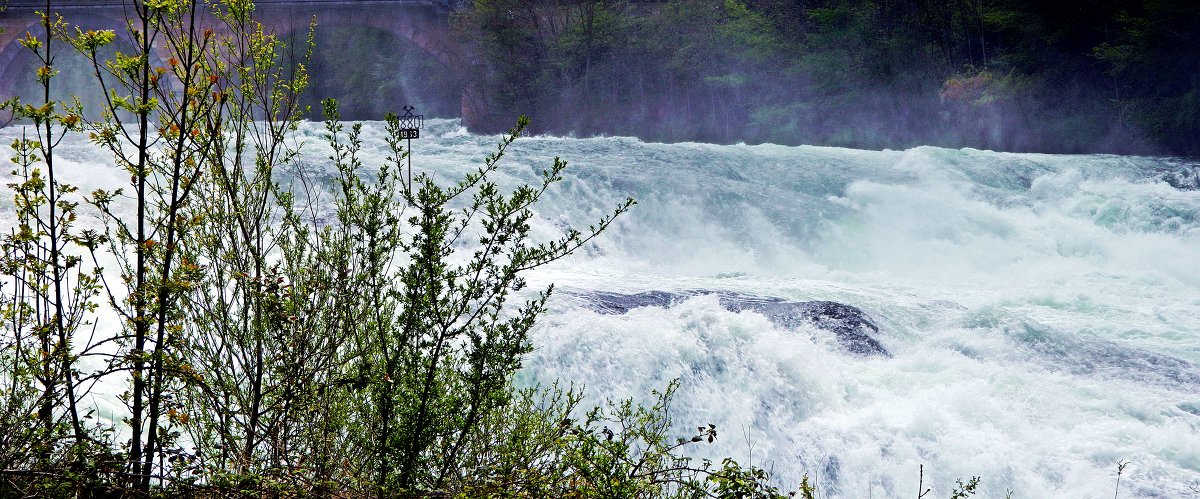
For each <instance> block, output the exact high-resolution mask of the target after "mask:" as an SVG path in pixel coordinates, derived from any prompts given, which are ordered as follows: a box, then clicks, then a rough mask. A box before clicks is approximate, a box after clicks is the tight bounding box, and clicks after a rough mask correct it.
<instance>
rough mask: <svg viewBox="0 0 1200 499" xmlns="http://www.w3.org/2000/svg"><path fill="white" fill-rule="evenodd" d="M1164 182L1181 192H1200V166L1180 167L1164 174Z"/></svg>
mask: <svg viewBox="0 0 1200 499" xmlns="http://www.w3.org/2000/svg"><path fill="white" fill-rule="evenodd" d="M1162 178H1163V180H1165V181H1166V182H1167V183H1168V184H1171V187H1174V188H1176V189H1179V190H1181V191H1194V190H1200V166H1180V167H1179V168H1178V169H1176V170H1174V171H1168V172H1166V173H1163V177H1162Z"/></svg>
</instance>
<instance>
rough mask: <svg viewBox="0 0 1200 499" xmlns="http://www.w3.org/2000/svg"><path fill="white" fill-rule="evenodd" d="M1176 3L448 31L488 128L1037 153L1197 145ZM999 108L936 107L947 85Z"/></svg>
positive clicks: (594, 21)
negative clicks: (977, 80)
mask: <svg viewBox="0 0 1200 499" xmlns="http://www.w3.org/2000/svg"><path fill="white" fill-rule="evenodd" d="M1198 20H1200V9H1197V8H1196V7H1195V6H1194V5H1191V4H1189V3H1186V2H1183V3H1180V2H1149V1H1142V0H1106V1H1103V2H1099V3H1098V4H1096V5H1094V6H1089V7H1087V8H1085V7H1082V6H1080V5H1076V4H1070V3H1067V4H1063V3H1061V2H1059V3H1054V2H1040V1H1032V0H1001V1H994V2H993V1H988V2H984V1H980V0H964V1H958V2H919V1H912V0H898V1H888V2H881V1H877V0H833V1H827V2H816V3H813V2H786V1H780V0H755V1H744V2H743V1H736V0H672V1H670V2H665V3H655V4H644V3H636V2H595V1H592V2H557V1H552V2H543V1H538V2H534V1H529V0H479V1H476V2H475V3H474V7H473V9H471V10H469V11H467V12H465V13H462V14H460V15H459V17H458V19H457V20H456V23H455V26H456V28H457V30H458V32H459V34H460V35H461V36H462V38H463V39H464V40H467V41H468V43H469V44H470V47H471V50H476V51H477V52H478V53H480V54H482V55H483V56H484V57H483V58H482V61H483V62H481V63H480V64H478V65H476V66H474V67H472V68H469V71H468V74H467V75H466V77H465V79H464V81H467V82H475V83H473V84H475V85H477V86H478V87H479V88H481V89H487V90H493V91H492V92H488V93H489V94H490V97H489V106H488V108H489V109H490V110H491V111H493V112H492V115H491V116H484V117H482V119H481V120H480V121H481V122H480V123H473V125H475V124H478V125H479V126H480V128H482V129H485V130H487V129H492V130H494V129H495V128H496V126H497V124H498V123H503V121H500V119H501V117H502V116H506V115H511V113H512V112H514V111H515V110H517V109H521V110H532V111H533V113H534V114H535V116H538V117H539V122H540V123H541V125H542V126H543V127H544V129H546V130H551V131H555V132H560V133H561V132H576V133H604V134H632V135H638V136H641V137H643V138H648V139H653V140H705V141H725V142H728V141H748V142H761V141H769V142H779V143H793V144H794V143H805V144H833V145H848V146H855V147H866V148H882V147H888V148H899V147H910V146H916V145H921V144H932V145H945V146H955V147H958V146H972V147H986V148H993V149H1005V150H1039V151H1054V152H1083V151H1111V152H1130V151H1133V152H1147V151H1149V150H1150V148H1151V147H1152V146H1154V147H1158V148H1161V149H1164V150H1167V151H1171V152H1174V153H1177V154H1192V153H1194V151H1196V147H1197V146H1196V143H1197V142H1196V141H1197V138H1196V137H1197V126H1196V124H1197V123H1200V118H1197V116H1200V114H1198V113H1200V99H1198V98H1197V95H1200V93H1198V92H1197V90H1196V89H1197V88H1200V87H1198V83H1197V80H1196V78H1195V74H1196V72H1195V71H1194V70H1193V69H1194V68H1195V67H1196V64H1197V61H1196V55H1195V54H1197V53H1200V50H1197V48H1198V47H1197V46H1196V40H1198V39H1200V36H1196V28H1195V26H1198V25H1200V22H1197V21H1198ZM982 74H989V75H993V76H995V80H994V81H1001V80H1005V79H1007V80H1009V81H1010V83H1013V84H1012V85H1006V86H1005V88H1004V90H1005V93H1004V94H1003V96H1002V97H1003V98H1001V99H999V101H997V102H993V103H990V104H989V105H988V106H987V107H986V109H981V108H980V107H979V106H974V107H964V106H960V105H959V104H960V103H959V102H957V101H955V100H949V101H947V100H945V99H943V98H942V94H943V93H944V88H945V87H946V86H947V85H953V84H954V83H955V81H958V80H962V79H963V77H971V76H976V75H982Z"/></svg>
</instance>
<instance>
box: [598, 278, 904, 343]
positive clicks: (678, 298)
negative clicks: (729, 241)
mask: <svg viewBox="0 0 1200 499" xmlns="http://www.w3.org/2000/svg"><path fill="white" fill-rule="evenodd" d="M709 294H716V295H717V296H718V297H719V298H720V303H721V306H722V307H724V308H725V309H726V310H729V311H731V312H742V311H752V312H757V313H760V314H762V315H763V316H765V317H766V318H767V320H769V321H771V323H772V324H774V325H775V326H776V327H780V328H789V329H790V328H795V327H799V326H801V325H812V326H815V327H817V328H818V329H821V330H824V331H829V332H831V333H833V334H834V335H835V336H836V337H837V340H838V344H840V345H841V346H842V348H843V349H845V350H846V351H847V352H849V353H852V354H855V355H860V356H864V357H871V356H882V357H891V353H889V352H888V351H887V349H885V348H884V347H883V345H881V344H880V343H879V340H876V339H875V338H874V337H873V336H872V335H875V334H878V333H879V326H877V325H875V323H874V322H873V321H871V318H870V317H868V316H867V314H866V313H864V312H863V311H862V310H860V309H859V308H857V307H853V306H850V305H846V304H842V303H837V302H832V301H806V302H790V301H785V300H782V299H780V298H763V297H756V296H749V295H742V294H737V293H724V292H713V291H705V290H697V291H680V292H668V291H644V292H641V293H632V294H625V293H612V292H607V291H591V292H585V293H579V294H578V296H580V297H582V298H583V299H584V300H585V303H586V304H587V306H588V308H591V309H592V310H595V311H596V312H599V313H602V314H624V313H626V312H628V311H630V310H632V309H635V308H641V307H664V308H669V307H671V306H673V305H675V304H678V303H681V302H683V301H685V300H687V299H689V298H692V297H695V296H701V295H709Z"/></svg>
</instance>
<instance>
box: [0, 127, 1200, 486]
mask: <svg viewBox="0 0 1200 499" xmlns="http://www.w3.org/2000/svg"><path fill="white" fill-rule="evenodd" d="M320 130H321V127H320V124H306V125H305V126H303V127H302V128H301V130H300V131H299V135H300V136H301V137H310V138H312V139H313V140H312V141H311V143H310V144H308V145H306V146H305V148H306V149H305V152H304V155H303V157H304V158H305V161H306V162H307V163H308V166H309V167H310V168H314V169H318V171H319V170H320V169H321V168H324V167H325V166H324V164H325V160H324V158H325V157H326V156H327V155H328V153H327V151H325V150H324V149H323V148H322V147H321V145H320V143H319V142H320V141H319V135H320ZM364 132H365V139H366V149H367V154H366V155H365V156H366V159H367V161H366V162H367V164H371V161H372V160H381V159H382V158H383V157H384V156H385V155H386V154H385V152H384V148H383V142H382V129H381V127H380V126H379V124H378V123H368V124H367V125H366V126H365V128H364ZM4 133H11V132H8V131H5V132H4ZM422 135H423V137H422V138H421V139H420V140H418V141H415V142H414V144H413V145H414V148H415V153H416V156H415V157H416V159H415V161H414V168H418V169H423V170H426V171H431V172H434V173H435V175H437V176H439V177H442V178H444V179H453V178H456V177H459V176H461V175H462V174H464V173H466V172H467V171H469V170H471V169H474V168H476V167H477V166H478V165H479V162H480V159H481V158H482V157H483V156H484V155H485V154H487V153H488V152H490V151H491V150H492V148H493V147H494V143H495V142H496V139H497V138H496V137H489V136H477V135H472V134H468V133H466V132H465V131H464V130H463V128H462V127H461V126H460V125H459V123H458V122H457V121H445V120H429V121H427V122H426V129H425V130H423V133H422ZM88 151H90V152H88ZM69 152H70V156H71V160H72V161H73V163H72V165H73V166H72V168H78V173H70V174H68V176H69V177H71V176H74V177H75V178H71V179H70V180H73V181H74V182H75V183H79V184H83V186H84V189H83V190H84V191H88V190H90V189H91V188H94V187H96V185H93V184H102V185H103V186H106V187H107V186H108V185H107V184H117V183H119V182H121V180H120V178H121V177H122V176H121V175H120V174H109V173H107V172H108V171H109V169H108V168H109V167H107V166H106V165H108V164H109V162H108V160H107V159H101V158H102V155H101V154H99V153H97V152H95V151H94V150H92V149H89V148H88V147H87V146H85V145H83V144H82V143H78V144H72V145H71V149H69ZM554 156H561V157H563V158H564V159H566V160H568V161H569V162H570V163H571V164H572V166H571V167H570V168H569V169H568V173H567V176H566V180H565V181H564V182H563V183H562V185H560V188H558V189H557V190H555V191H553V192H552V193H550V194H549V195H548V196H547V198H546V199H545V201H546V202H545V203H544V204H542V205H541V206H539V207H537V211H538V214H539V218H538V221H537V225H536V227H535V229H536V231H537V233H538V234H539V235H540V236H542V237H547V238H548V237H553V236H554V235H556V234H559V233H561V231H562V230H563V229H564V228H565V227H566V226H569V225H580V224H583V225H586V224H587V223H589V222H591V221H594V220H595V219H597V218H598V217H600V216H602V215H603V214H605V213H606V212H607V211H608V210H609V209H611V207H613V206H615V205H616V204H617V203H618V202H620V201H621V200H623V199H624V198H625V197H626V196H632V197H634V198H636V199H637V200H638V202H639V205H638V206H637V207H635V208H634V210H633V211H632V212H631V213H629V214H628V215H627V216H625V217H622V218H621V219H620V220H619V221H618V222H617V223H616V224H614V226H613V227H612V228H611V230H610V231H609V232H608V233H606V234H605V235H604V236H603V237H602V238H601V239H600V240H599V241H597V242H596V243H595V244H591V245H589V246H588V247H587V248H585V251H582V252H580V253H579V254H577V255H575V256H574V257H573V258H570V259H568V260H567V261H564V262H561V263H559V264H556V265H555V266H553V267H552V268H549V269H543V270H542V271H540V272H539V273H538V274H536V275H535V276H533V278H532V280H533V281H534V282H536V283H542V284H544V283H548V282H555V283H557V284H558V286H560V287H564V288H567V289H570V290H572V291H574V292H576V293H574V294H573V295H572V296H567V295H565V294H564V295H561V296H559V297H558V298H557V299H555V300H554V301H553V303H552V311H551V312H550V313H549V314H548V315H547V316H546V317H545V318H544V320H543V321H542V323H541V325H540V326H539V327H538V329H537V332H536V334H535V335H534V337H533V338H532V341H533V343H534V345H535V347H536V350H535V351H534V353H533V354H531V356H530V357H529V359H528V361H527V363H526V368H525V371H524V372H523V373H522V375H521V377H520V379H521V381H522V382H524V383H531V382H536V381H548V380H552V379H555V378H562V379H564V380H569V381H573V382H576V383H581V384H584V385H586V386H587V388H588V390H589V393H590V396H591V397H592V400H594V401H599V400H603V399H604V398H607V397H613V398H624V397H634V398H637V399H642V400H646V399H648V398H649V393H650V391H651V390H652V389H660V388H662V387H663V386H665V385H666V383H667V382H668V381H669V380H671V379H673V378H680V380H681V383H682V386H681V389H680V391H679V392H678V396H677V398H676V400H675V402H674V404H673V405H672V410H673V416H674V418H675V420H676V421H677V423H678V424H679V426H680V432H681V434H682V432H684V431H686V428H687V427H691V426H695V425H697V424H704V423H714V424H716V425H718V428H719V429H720V430H721V438H720V439H719V440H718V442H717V443H716V444H715V445H713V446H711V447H710V448H705V449H702V452H703V453H704V454H705V455H709V456H718V455H722V454H727V455H732V456H733V457H735V458H737V459H738V460H739V461H741V462H743V463H746V462H747V461H748V460H750V459H752V460H753V462H754V463H755V464H758V465H766V466H767V467H769V468H771V469H773V470H774V472H775V474H776V476H777V477H778V478H779V479H780V481H781V482H782V483H783V484H785V485H788V484H794V483H796V482H798V481H799V478H800V476H801V475H802V474H803V473H809V474H810V475H812V476H814V477H816V478H817V482H818V484H819V485H820V486H821V488H822V490H823V493H824V494H825V496H826V497H851V498H858V497H895V496H900V495H910V492H911V491H913V490H915V489H916V488H917V466H918V465H919V464H924V465H925V469H926V485H927V486H928V485H932V486H933V487H934V490H935V492H934V494H935V495H937V496H946V495H948V493H949V490H950V487H951V486H952V485H953V482H954V479H955V478H959V477H962V478H967V477H970V476H981V477H983V481H982V488H983V490H984V492H985V493H984V495H985V496H987V497H1003V495H1004V492H1005V491H1006V490H1008V489H1011V490H1013V491H1014V492H1015V497H1101V496H1105V495H1107V494H1111V493H1112V488H1113V482H1114V480H1115V467H1116V462H1117V461H1118V460H1128V461H1132V463H1133V464H1131V465H1130V466H1129V468H1127V469H1126V471H1125V475H1124V476H1123V477H1122V482H1121V487H1122V496H1123V497H1187V496H1196V495H1197V494H1200V395H1197V393H1200V368H1198V367H1197V366H1198V365H1200V258H1198V257H1200V191H1184V190H1178V189H1176V188H1174V187H1171V186H1170V185H1168V184H1167V183H1166V182H1164V181H1163V178H1162V172H1164V171H1167V170H1170V169H1171V168H1175V167H1177V166H1178V164H1179V162H1178V161H1177V160H1167V159H1156V158H1140V157H1121V156H1060V155H1037V154H1004V153H993V152H989V151H976V150H969V149H968V150H947V149H938V148H932V147H921V148H916V149H912V150H908V151H883V152H874V151H858V150H850V149H837V148H821V147H782V146H775V145H757V146H746V145H734V146H720V145H712V144H695V143H685V144H656V143H645V142H641V141H638V140H636V139H631V138H623V137H609V138H593V139H575V138H559V137H537V138H529V139H522V140H520V141H518V142H517V143H516V144H514V145H513V146H512V148H510V150H509V156H508V157H507V158H506V159H505V160H504V162H503V163H502V164H503V166H502V171H501V172H500V174H499V176H498V180H499V181H500V183H501V185H502V186H508V187H511V186H513V185H516V184H517V183H518V182H522V181H530V180H533V179H535V178H536V175H537V173H538V172H540V171H541V170H542V169H543V168H547V167H548V166H549V165H550V164H551V163H552V160H553V157H554ZM3 206H4V209H5V210H6V212H9V211H10V210H11V208H9V207H8V205H7V204H6V205H3ZM698 289H704V290H718V291H728V292H736V293H741V294H746V295H757V296H764V297H776V298H782V299H786V300H793V301H805V300H831V301H837V302H840V303H845V304H849V305H853V306H856V307H859V308H861V309H863V310H864V311H866V312H867V313H868V314H870V316H871V317H872V318H873V319H874V320H875V322H876V323H877V324H879V325H880V327H881V332H880V335H879V340H880V341H881V343H882V344H883V345H884V346H885V347H886V348H887V349H888V350H889V351H891V353H892V354H893V355H894V356H893V357H892V358H878V357H869V358H863V357H858V356H853V355H848V354H846V353H845V352H844V351H842V350H839V349H838V348H837V346H836V345H835V342H834V341H833V340H832V339H831V338H830V336H829V335H827V334H822V333H821V332H820V331H816V330H813V329H810V328H808V327H807V326H799V327H798V328H796V329H780V328H777V327H775V326H773V325H772V323H771V322H770V321H769V320H767V318H765V317H763V316H762V315H760V314H757V313H754V312H750V311H743V312H730V311H728V310H726V309H725V308H723V307H721V305H720V303H719V301H718V297H717V296H715V295H708V296H696V297H694V298H690V299H687V300H684V301H683V302H682V303H679V304H677V305H674V306H672V307H670V308H659V307H644V308H637V309H633V310H630V311H629V312H628V313H626V314H623V315H605V314H599V313H597V312H596V311H594V310H592V309H590V308H588V307H587V306H586V304H584V303H582V302H580V298H579V297H578V295H580V294H583V295H586V292H587V291H589V290H602V291H614V292H627V293H628V292H639V291H648V290H663V291H685V290H698ZM748 442H750V443H748ZM751 449H752V451H751Z"/></svg>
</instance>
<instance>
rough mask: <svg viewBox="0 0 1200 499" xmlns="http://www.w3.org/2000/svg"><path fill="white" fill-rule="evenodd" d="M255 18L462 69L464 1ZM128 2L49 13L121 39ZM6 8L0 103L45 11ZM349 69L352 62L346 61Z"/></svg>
mask: <svg viewBox="0 0 1200 499" xmlns="http://www.w3.org/2000/svg"><path fill="white" fill-rule="evenodd" d="M254 3H255V6H256V7H255V14H256V17H257V19H258V20H259V21H261V22H262V23H263V24H264V25H265V26H266V27H267V28H268V29H269V30H270V31H271V32H273V33H275V34H276V35H279V36H280V37H281V38H284V37H288V36H289V35H293V34H295V35H301V36H302V35H303V33H305V32H306V31H307V30H308V27H309V23H310V22H311V21H312V20H313V18H314V17H315V18H316V20H317V26H318V30H320V29H321V28H338V27H349V28H362V27H365V28H373V29H378V30H382V31H384V32H387V33H390V34H391V35H393V36H395V37H397V38H401V39H404V40H408V41H409V42H412V44H413V45H415V46H416V47H418V48H420V49H421V50H422V51H424V52H426V53H427V54H428V55H430V56H432V57H433V58H434V59H436V60H438V61H440V62H441V63H442V64H444V65H445V66H447V67H449V68H459V67H462V63H463V59H462V55H461V54H462V52H463V51H462V50H461V48H460V47H459V46H458V44H456V43H454V41H453V39H452V36H451V33H450V26H449V14H450V12H451V11H453V10H455V9H461V8H465V7H464V5H465V2H464V0H256V1H255V2H254ZM132 4H133V1H132V0H52V2H51V10H52V11H53V12H57V13H60V14H62V16H63V18H64V19H65V20H66V21H67V23H69V24H70V25H75V26H79V27H80V28H82V29H85V30H86V29H111V30H114V31H115V32H116V33H117V34H118V36H124V37H126V39H127V41H128V37H129V33H128V31H127V30H126V29H125V20H126V16H125V14H126V9H127V6H129V5H132ZM7 5H8V8H7V10H5V11H4V12H0V28H3V29H4V32H3V33H0V99H3V98H7V97H9V96H11V95H13V93H14V91H15V86H16V83H17V82H18V81H19V79H21V78H31V77H32V76H31V75H25V74H21V73H22V71H23V69H22V68H26V69H27V68H28V67H29V66H28V61H27V60H26V59H29V58H32V57H33V56H32V54H30V53H29V51H28V49H26V48H24V47H21V46H20V45H19V44H18V43H17V39H18V38H20V37H22V36H24V35H25V33H26V32H33V33H34V34H35V35H36V34H38V31H39V30H38V28H39V22H40V21H39V20H40V18H39V17H38V15H37V12H39V11H43V10H45V9H46V1H45V0H40V1H39V0H7ZM201 23H202V24H211V25H212V27H213V28H214V30H216V31H218V32H219V31H222V28H223V25H222V23H220V22H218V21H217V20H216V19H215V18H213V17H212V16H211V14H205V16H204V19H202V20H201ZM155 51H156V54H157V58H158V59H159V60H158V61H155V63H156V64H162V61H165V60H166V59H168V58H169V57H170V56H169V55H167V54H166V51H165V48H163V47H156V48H155ZM346 62H347V64H353V61H346ZM464 89H465V90H464V91H463V96H462V118H463V123H464V124H467V125H468V126H470V125H471V124H473V123H475V122H476V120H477V118H478V117H481V116H483V114H482V113H483V111H484V110H483V109H482V106H483V102H484V101H483V99H480V98H478V95H479V93H478V89H475V88H473V87H471V86H470V85H464Z"/></svg>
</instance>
